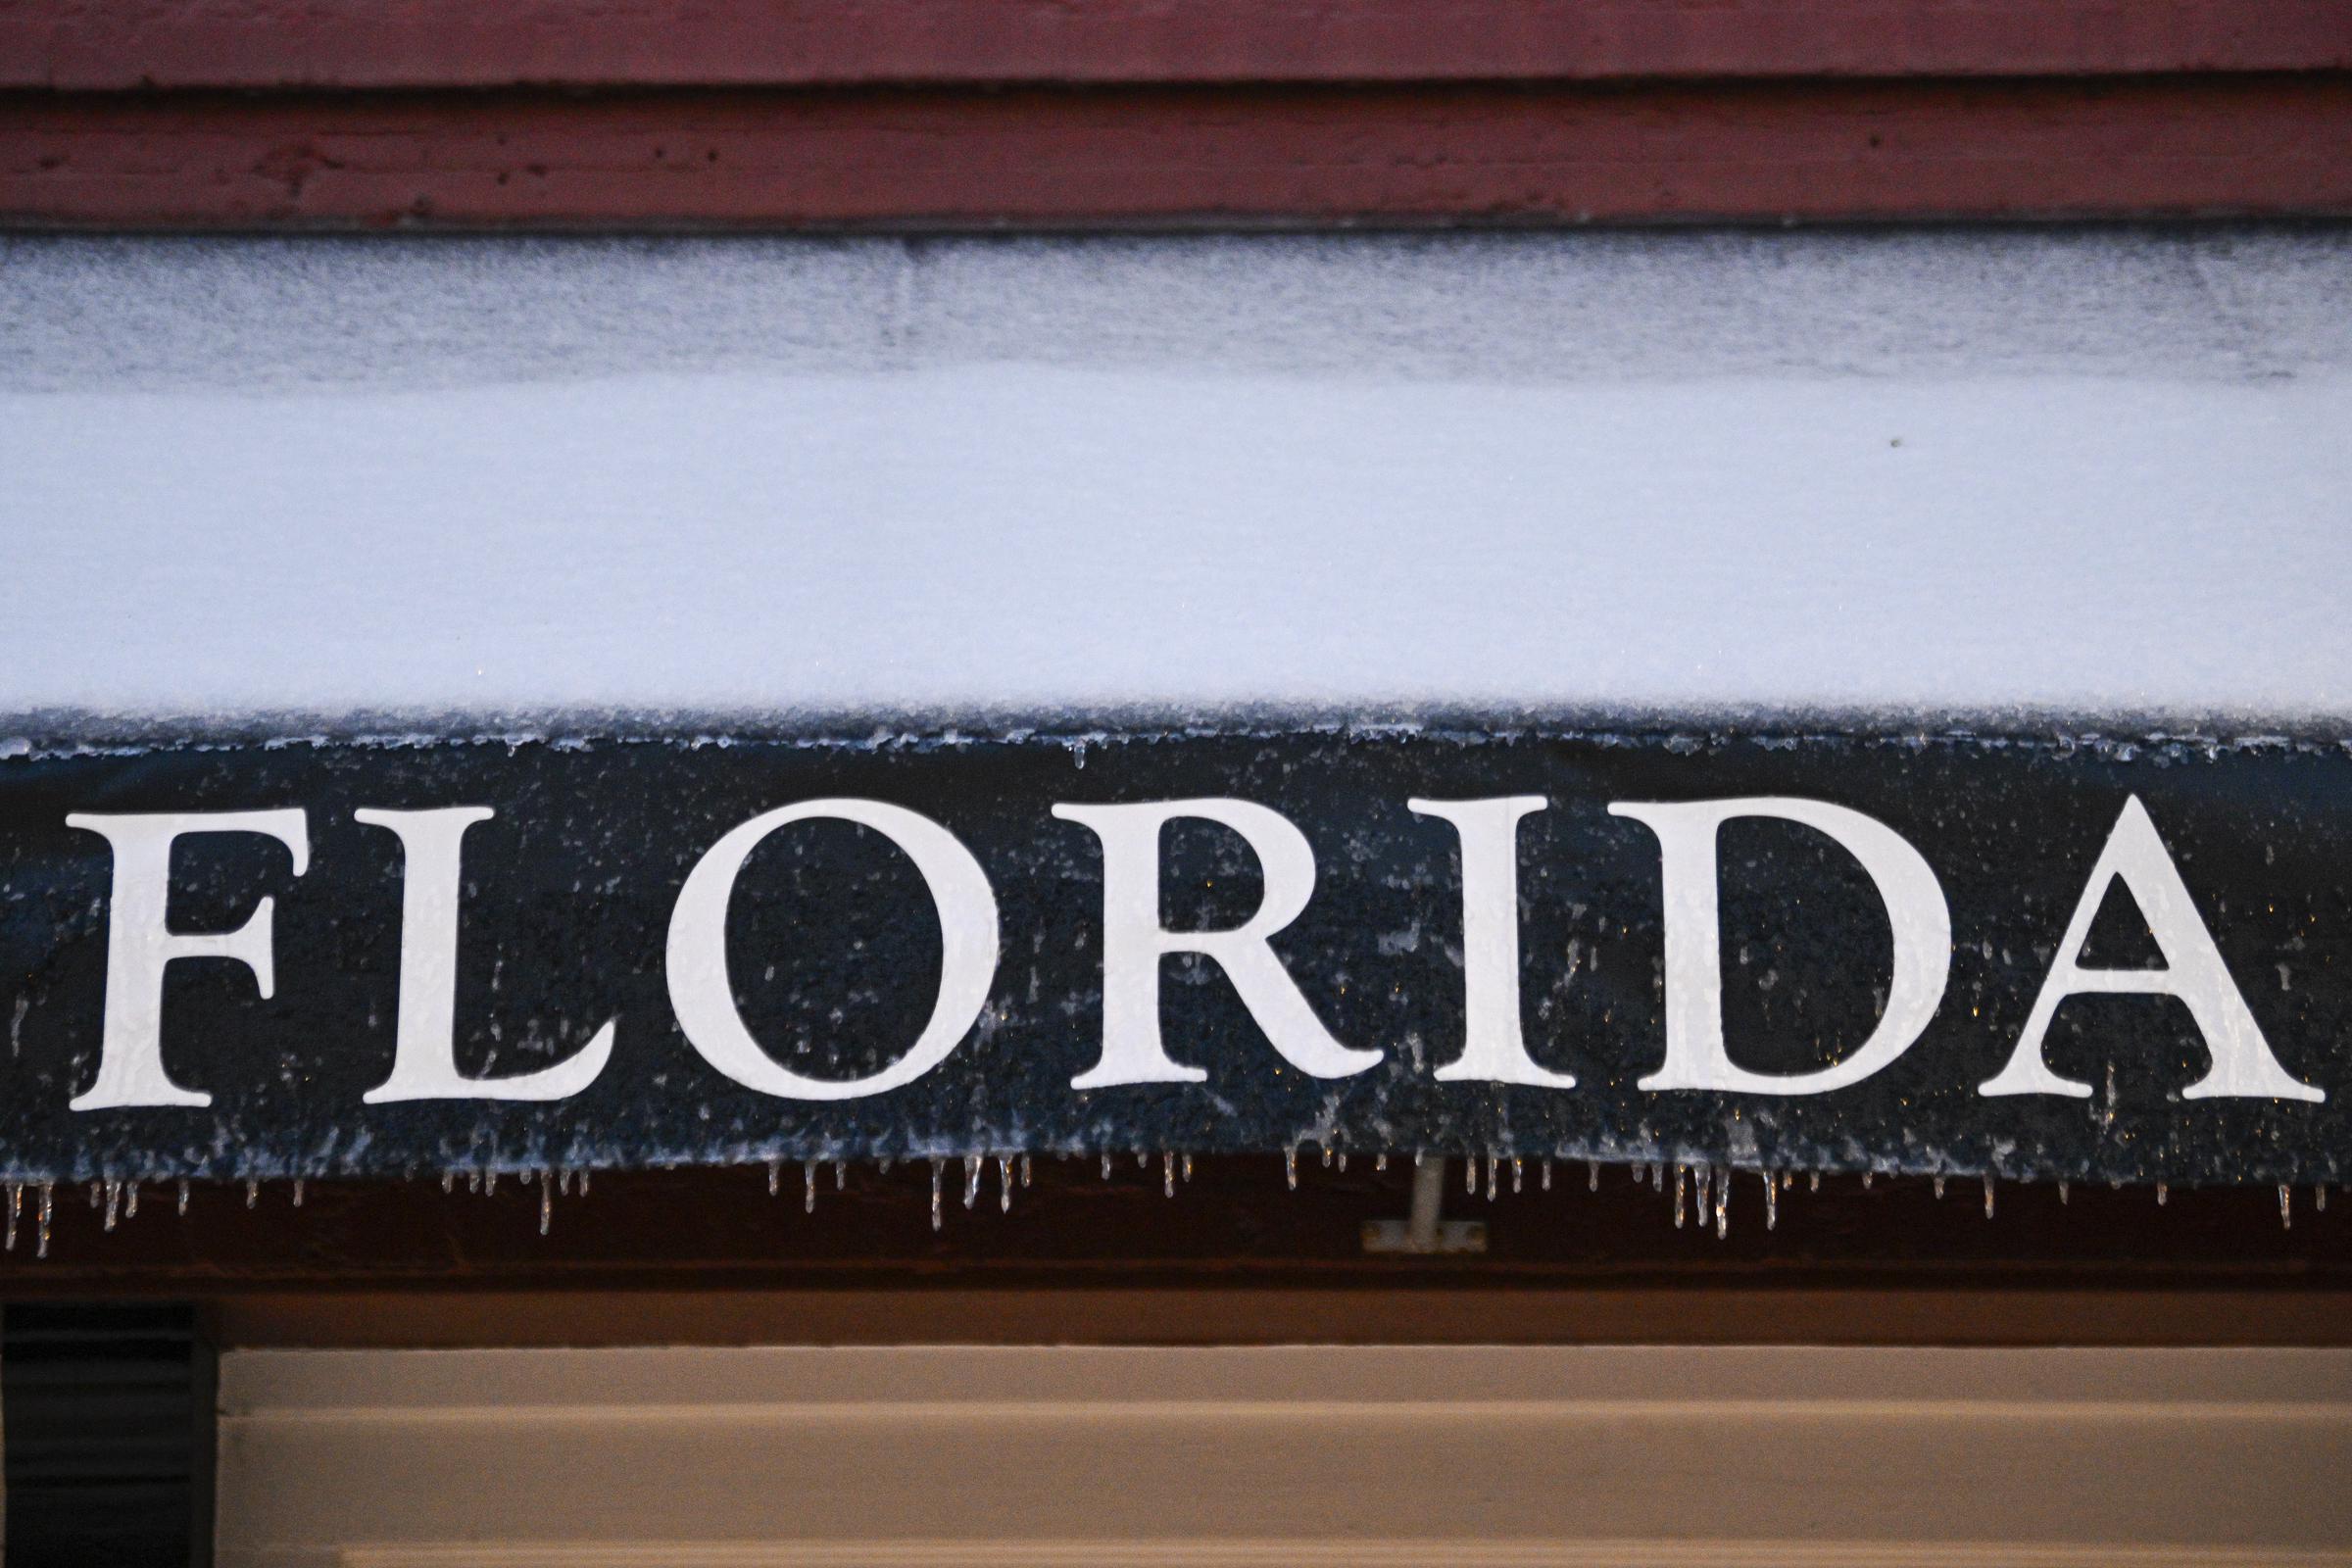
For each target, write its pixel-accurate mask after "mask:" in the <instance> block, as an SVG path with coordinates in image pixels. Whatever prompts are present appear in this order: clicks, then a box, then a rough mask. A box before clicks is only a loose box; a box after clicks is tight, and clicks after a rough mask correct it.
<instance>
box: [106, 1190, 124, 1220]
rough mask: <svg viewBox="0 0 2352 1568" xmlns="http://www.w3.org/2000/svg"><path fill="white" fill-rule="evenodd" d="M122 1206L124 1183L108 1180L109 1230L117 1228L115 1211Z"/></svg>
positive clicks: (107, 1212)
mask: <svg viewBox="0 0 2352 1568" xmlns="http://www.w3.org/2000/svg"><path fill="white" fill-rule="evenodd" d="M122 1206H123V1184H122V1183H121V1182H108V1183H107V1184H106V1228H107V1229H108V1230H110V1231H111V1230H113V1229H114V1228H115V1211H116V1210H117V1209H119V1208H121V1207H122Z"/></svg>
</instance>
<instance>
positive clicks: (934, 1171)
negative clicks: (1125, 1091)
mask: <svg viewBox="0 0 2352 1568" xmlns="http://www.w3.org/2000/svg"><path fill="white" fill-rule="evenodd" d="M1109 1157H1110V1156H1109V1155H1107V1154H1105V1155H1104V1156H1103V1158H1105V1159H1107V1158H1109ZM946 1164H947V1162H946V1161H945V1160H942V1159H940V1158H939V1157H937V1156H936V1155H934V1156H933V1157H932V1160H931V1228H932V1229H933V1230H938V1229H939V1228H940V1227H941V1226H943V1225H945V1224H946V1223H947V1219H946V1217H945V1216H944V1215H943V1214H941V1213H940V1198H941V1196H942V1194H943V1193H944V1192H945V1188H944V1186H943V1183H942V1178H943V1176H944V1174H945V1170H946Z"/></svg>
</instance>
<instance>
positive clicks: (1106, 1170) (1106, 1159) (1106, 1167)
mask: <svg viewBox="0 0 2352 1568" xmlns="http://www.w3.org/2000/svg"><path fill="white" fill-rule="evenodd" d="M1103 1180H1104V1181H1108V1180H1110V1156H1109V1155H1108V1154H1104V1155H1103Z"/></svg>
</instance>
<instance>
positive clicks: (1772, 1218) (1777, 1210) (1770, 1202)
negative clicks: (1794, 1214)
mask: <svg viewBox="0 0 2352 1568" xmlns="http://www.w3.org/2000/svg"><path fill="white" fill-rule="evenodd" d="M1780 1223H1781V1184H1780V1183H1779V1182H1777V1181H1774V1180H1773V1179H1772V1172H1770V1171H1766V1172H1765V1173H1764V1228H1765V1229H1766V1230H1768V1231H1769V1230H1776V1229H1778V1228H1779V1226H1780Z"/></svg>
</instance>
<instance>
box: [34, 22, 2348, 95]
mask: <svg viewBox="0 0 2352 1568" xmlns="http://www.w3.org/2000/svg"><path fill="white" fill-rule="evenodd" d="M2347 67H2352V4H2346V3H2345V0H1076V3H1073V0H0V87H51V88H60V89H68V90H72V89H90V90H106V89H116V88H131V87H141V86H161V87H256V88H267V87H287V86H303V87H393V88H398V87H495V86H509V85H516V84H527V83H538V84H554V83H564V84H584V85H615V84H627V85H637V86H651V85H662V86H809V85H835V86H839V85H852V84H872V83H878V82H929V83H944V82H966V83H969V82H981V81H1006V82H1097V83H1100V82H1137V81H1151V82H1239V81H1455V80H1473V79H1521V80H1580V81H1600V80H1626V79H1642V78H1648V79H1655V78H1678V79H1690V78H1718V77H1759V76H1761V77H1789V76H1918V75H1944V76H1955V75H1956V76H1978V75H2002V76H2018V75H2080V74H2107V75H2116V74H2144V73H2173V72H2210V71H2311V70H2342V69H2345V68H2347Z"/></svg>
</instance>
